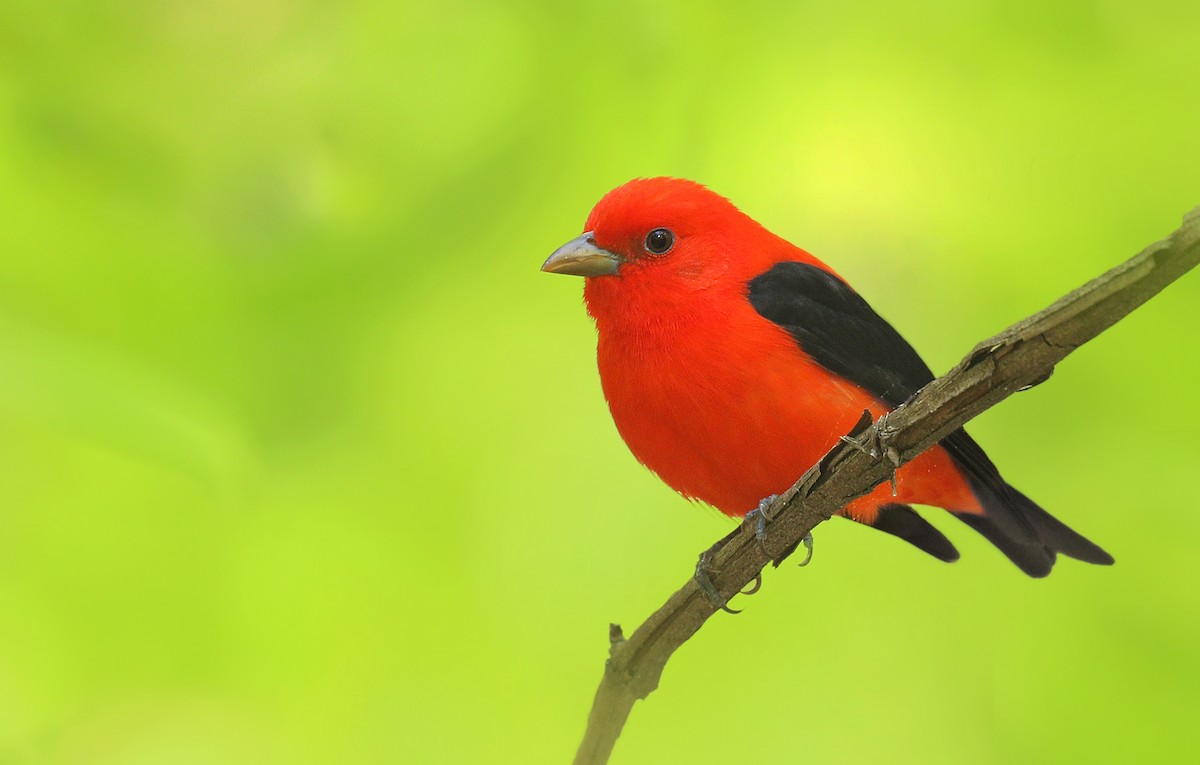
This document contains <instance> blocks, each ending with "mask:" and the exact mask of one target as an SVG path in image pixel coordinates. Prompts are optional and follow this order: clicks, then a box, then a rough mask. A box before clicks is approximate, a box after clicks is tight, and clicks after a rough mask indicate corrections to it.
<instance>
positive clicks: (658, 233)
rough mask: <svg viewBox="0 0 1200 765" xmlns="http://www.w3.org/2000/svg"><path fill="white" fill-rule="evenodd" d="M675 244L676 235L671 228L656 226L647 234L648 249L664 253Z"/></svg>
mask: <svg viewBox="0 0 1200 765" xmlns="http://www.w3.org/2000/svg"><path fill="white" fill-rule="evenodd" d="M674 246H675V235H674V234H672V233H671V232H670V230H669V229H665V228H656V229H654V230H653V231H651V232H650V233H649V234H646V251H647V252H652V253H654V254H655V255H662V254H664V253H666V252H667V250H670V249H671V248H672V247H674Z"/></svg>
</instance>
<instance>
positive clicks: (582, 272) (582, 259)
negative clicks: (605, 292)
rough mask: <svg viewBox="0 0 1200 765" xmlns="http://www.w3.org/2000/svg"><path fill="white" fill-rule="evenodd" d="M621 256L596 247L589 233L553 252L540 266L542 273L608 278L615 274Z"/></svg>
mask: <svg viewBox="0 0 1200 765" xmlns="http://www.w3.org/2000/svg"><path fill="white" fill-rule="evenodd" d="M620 265H621V256H619V255H617V254H616V253H613V252H609V251H608V250H604V249H601V248H599V247H597V246H596V240H595V239H593V238H592V232H591V231H589V232H587V233H586V234H584V235H583V236H580V237H577V238H575V239H572V240H571V241H569V242H567V243H566V244H564V245H563V246H562V247H559V248H558V249H557V250H555V251H554V252H553V253H552V254H551V255H550V257H548V258H546V262H545V263H543V264H542V270H543V271H549V272H550V273H552V274H571V275H572V276H608V275H610V274H615V273H616V272H617V267H618V266H620Z"/></svg>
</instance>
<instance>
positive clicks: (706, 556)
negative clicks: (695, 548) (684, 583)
mask: <svg viewBox="0 0 1200 765" xmlns="http://www.w3.org/2000/svg"><path fill="white" fill-rule="evenodd" d="M718 549H720V543H717V545H713V546H712V547H710V548H709V549H707V550H705V551H704V552H702V553H700V560H698V561H696V574H695V576H694V577H693V578H694V579H695V580H696V584H697V585H699V587H700V591H701V592H703V593H704V595H705V597H707V598H708V601H709V602H710V603H712V604H713V605H714V606H716V607H717V608H719V609H721V610H722V611H725V612H726V613H730V614H740V613H741V611H739V610H738V609H735V608H730V607H729V601H728V600H726V599H725V596H724V595H722V594H721V591H720V590H718V589H717V586H716V585H715V584H713V580H712V577H710V576H709V572H712V571H715V569H713V568H712V567H711V566H710V565H709V561H710V560H711V559H712V555H713V553H714V551H715V550H718ZM757 591H758V587H757V586H755V588H754V590H753V591H752V592H757Z"/></svg>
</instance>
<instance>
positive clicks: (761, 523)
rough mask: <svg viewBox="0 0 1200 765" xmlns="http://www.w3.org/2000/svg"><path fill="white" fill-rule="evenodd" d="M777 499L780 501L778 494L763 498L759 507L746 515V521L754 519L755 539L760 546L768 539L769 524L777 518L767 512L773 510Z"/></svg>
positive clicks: (759, 502)
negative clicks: (772, 507) (773, 503)
mask: <svg viewBox="0 0 1200 765" xmlns="http://www.w3.org/2000/svg"><path fill="white" fill-rule="evenodd" d="M777 499H779V495H778V494H772V495H771V496H769V497H763V498H762V499H760V500H759V501H758V507H756V508H754V509H753V510H751V511H750V512H748V513H746V518H745V520H747V521H749V520H751V519H754V538H755V539H757V540H758V543H759V544H760V545H761V544H762V543H763V540H765V539H766V538H767V524H768V523H770V522H771V521H773V520H775V516H773V515H771V514H770V513H769V512H767V511H768V510H770V509H771V503H772V502H774V501H775V500H777ZM763 552H766V550H763Z"/></svg>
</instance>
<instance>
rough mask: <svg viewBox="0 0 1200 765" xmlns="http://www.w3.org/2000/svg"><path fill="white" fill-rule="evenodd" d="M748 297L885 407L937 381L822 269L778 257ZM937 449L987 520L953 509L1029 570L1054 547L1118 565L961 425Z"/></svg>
mask: <svg viewBox="0 0 1200 765" xmlns="http://www.w3.org/2000/svg"><path fill="white" fill-rule="evenodd" d="M749 297H750V304H751V305H752V306H754V310H755V311H757V312H758V313H759V314H760V315H761V316H762V317H763V318H765V319H768V320H770V321H772V322H774V323H775V324H778V325H779V326H781V327H783V328H784V329H786V330H787V331H788V332H789V333H790V334H791V336H792V337H793V338H795V340H796V343H797V344H799V346H800V348H801V350H803V351H804V352H805V353H806V354H808V355H809V356H810V357H811V358H812V359H813V360H814V361H816V362H817V363H818V364H820V365H821V366H823V367H825V368H826V369H828V370H829V371H830V372H833V373H834V374H836V375H838V376H839V377H843V378H845V379H846V380H849V381H850V382H852V383H854V384H855V385H857V386H859V387H860V388H862V389H863V390H865V391H867V392H868V393H870V394H871V395H872V396H875V397H876V398H878V399H879V400H880V401H882V402H884V403H885V404H887V405H888V406H889V407H892V408H895V407H897V406H900V404H903V403H904V402H905V401H907V400H908V399H909V398H910V397H911V396H912V395H913V394H914V393H916V392H917V391H918V390H920V389H921V388H922V387H923V386H924V385H925V384H927V383H929V382H930V381H931V380H933V372H932V371H931V370H930V369H929V366H928V365H926V364H925V362H924V361H923V360H922V359H921V357H920V356H919V355H918V354H917V352H916V350H915V349H913V347H912V346H911V345H909V344H908V341H907V340H905V339H904V338H903V337H901V336H900V333H899V332H897V331H896V330H895V329H894V328H893V327H892V325H891V324H888V323H887V322H886V321H885V320H884V319H883V318H882V317H881V316H880V315H879V314H877V313H875V311H874V309H872V308H871V306H869V305H868V304H867V301H865V300H863V299H862V298H861V297H859V295H858V293H857V292H855V291H854V290H852V289H850V287H849V286H848V285H847V284H846V283H845V282H843V281H842V280H841V279H839V278H838V277H836V276H834V275H833V274H831V273H829V272H828V271H826V270H824V269H822V268H819V267H817V266H814V265H810V264H808V263H796V262H786V263H777V264H776V265H775V266H773V267H772V268H771V269H770V270H768V271H766V272H764V273H762V274H760V275H759V276H757V277H755V278H754V279H752V280H751V281H750V284H749ZM941 446H942V447H943V448H944V449H945V450H946V451H947V452H948V453H949V454H950V456H951V458H952V459H953V460H954V461H955V462H956V463H957V464H958V466H959V467H960V468H961V469H962V471H963V473H964V475H965V476H966V478H967V480H968V483H969V484H970V486H971V489H972V491H973V492H974V493H975V496H976V497H977V498H978V499H979V501H980V504H982V505H983V507H984V511H985V515H982V516H980V515H972V514H958V513H956V515H958V517H959V518H961V519H962V520H963V521H965V522H966V523H967V524H968V525H970V526H971V527H973V528H974V529H975V530H976V531H978V532H979V533H981V534H982V535H983V536H985V537H986V538H987V539H988V540H989V541H990V542H992V543H993V544H995V545H996V546H997V547H999V548H1000V550H1001V551H1002V552H1004V554H1005V555H1007V556H1008V557H1009V558H1010V559H1011V560H1012V561H1013V562H1014V563H1016V564H1017V565H1018V566H1020V568H1021V569H1022V570H1023V571H1025V572H1026V573H1028V574H1030V575H1032V576H1045V575H1046V574H1048V573H1049V572H1050V568H1051V566H1053V565H1054V559H1055V555H1056V553H1058V552H1062V553H1065V554H1067V555H1070V556H1072V557H1074V558H1079V559H1080V560H1085V561H1088V562H1090V563H1102V564H1105V563H1112V557H1111V556H1110V555H1109V554H1108V553H1106V552H1104V551H1103V550H1101V549H1100V548H1099V547H1097V546H1096V545H1095V544H1093V543H1092V542H1090V541H1088V540H1087V539H1085V538H1084V537H1082V536H1080V535H1079V534H1077V533H1076V532H1074V531H1072V530H1071V529H1070V528H1068V527H1067V526H1065V525H1064V524H1062V523H1061V522H1059V521H1058V520H1057V519H1055V518H1053V517H1052V516H1051V515H1050V514H1049V513H1047V512H1046V511H1045V510H1043V509H1042V508H1040V507H1038V506H1037V504H1035V503H1034V502H1033V501H1031V500H1030V499H1029V498H1028V497H1026V496H1025V495H1023V494H1021V493H1020V492H1019V491H1017V490H1016V489H1014V488H1012V487H1011V486H1009V485H1008V483H1006V482H1005V481H1004V479H1003V478H1001V477H1000V473H999V471H997V470H996V466H995V465H994V464H992V461H991V460H990V459H988V456H987V454H985V453H984V451H983V449H982V448H980V446H979V444H977V443H975V440H974V439H973V438H971V437H970V436H969V435H967V432H966V431H965V430H963V429H962V428H959V429H958V430H956V431H954V432H953V433H951V434H950V435H948V436H946V438H944V439H942V441H941ZM881 520H883V522H884V523H883V525H884V527H885V528H884V530H885V531H889V532H890V533H893V534H896V535H897V536H901V537H902V538H904V539H907V540H908V541H909V542H911V543H913V544H915V545H916V546H917V547H920V548H921V549H924V550H926V551H927V552H931V553H932V554H934V555H937V556H938V557H941V558H942V559H943V560H945V559H947V557H948V555H949V552H948V550H946V549H945V548H943V547H942V546H941V542H940V541H938V540H934V541H935V542H936V543H934V544H931V543H930V537H929V535H928V532H926V531H922V533H921V534H915V533H914V530H916V529H917V528H918V527H917V526H915V525H913V522H912V518H911V517H910V516H908V515H907V514H904V515H900V514H898V513H895V512H892V513H890V514H888V513H884V515H883V516H881ZM900 521H903V523H901V522H900ZM947 544H948V543H947ZM931 547H932V548H934V549H930V548H931ZM950 549H952V548H950ZM935 550H936V551H935ZM939 552H941V553H942V554H940V555H939Z"/></svg>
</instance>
